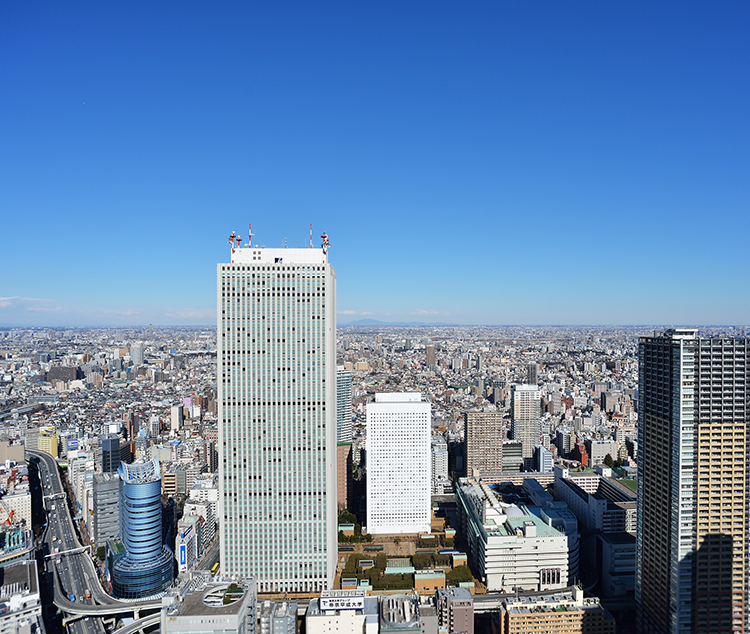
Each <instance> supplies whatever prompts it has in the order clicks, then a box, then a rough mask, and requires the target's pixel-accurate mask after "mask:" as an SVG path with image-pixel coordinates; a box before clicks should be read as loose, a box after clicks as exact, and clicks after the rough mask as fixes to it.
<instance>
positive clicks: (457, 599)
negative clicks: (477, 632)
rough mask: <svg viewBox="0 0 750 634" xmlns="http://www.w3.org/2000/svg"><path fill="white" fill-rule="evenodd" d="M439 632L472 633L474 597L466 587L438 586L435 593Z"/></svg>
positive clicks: (452, 633) (449, 633)
mask: <svg viewBox="0 0 750 634" xmlns="http://www.w3.org/2000/svg"><path fill="white" fill-rule="evenodd" d="M436 603H437V613H438V627H439V628H440V631H441V632H443V631H444V632H447V633H448V634H454V632H465V633H466V634H474V597H473V596H472V594H471V592H469V590H468V589H466V588H440V589H439V590H438V591H437V595H436Z"/></svg>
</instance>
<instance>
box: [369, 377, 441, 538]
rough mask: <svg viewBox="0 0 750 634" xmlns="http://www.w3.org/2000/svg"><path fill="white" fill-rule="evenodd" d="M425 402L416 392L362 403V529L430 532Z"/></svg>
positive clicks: (427, 424)
mask: <svg viewBox="0 0 750 634" xmlns="http://www.w3.org/2000/svg"><path fill="white" fill-rule="evenodd" d="M430 418H431V413H430V404H429V403H428V402H427V401H423V400H422V395H421V394H420V393H419V392H403V393H386V394H376V395H375V402H374V403H368V404H367V531H368V532H369V533H371V534H373V535H374V534H395V533H429V532H430V512H431V506H430V480H431V478H430V475H431V465H430Z"/></svg>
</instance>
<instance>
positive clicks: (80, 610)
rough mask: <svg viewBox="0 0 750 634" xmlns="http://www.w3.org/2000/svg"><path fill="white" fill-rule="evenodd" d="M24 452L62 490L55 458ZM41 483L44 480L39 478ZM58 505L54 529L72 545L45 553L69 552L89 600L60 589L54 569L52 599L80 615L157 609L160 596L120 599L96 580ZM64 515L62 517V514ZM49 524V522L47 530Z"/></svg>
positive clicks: (65, 510)
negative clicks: (77, 598) (76, 598)
mask: <svg viewBox="0 0 750 634" xmlns="http://www.w3.org/2000/svg"><path fill="white" fill-rule="evenodd" d="M26 453H27V455H29V456H31V457H34V458H36V459H38V460H39V461H40V462H43V463H44V465H45V466H46V469H47V472H48V473H49V478H50V486H51V488H52V490H53V491H61V492H62V491H63V486H62V481H61V480H60V474H59V473H58V471H57V463H56V462H55V459H54V458H53V457H52V456H51V455H50V454H48V453H45V452H42V451H34V450H30V449H27V450H26ZM41 484H42V487H44V481H43V480H42V482H41ZM45 497H53V498H60V497H67V496H66V495H65V493H64V492H62V493H55V494H53V495H51V496H45ZM59 506H60V508H58V509H56V512H57V522H58V525H57V529H58V531H57V532H58V533H59V534H60V542H61V544H62V543H64V541H63V538H65V540H66V541H69V542H70V543H72V544H73V545H74V546H73V548H68V549H66V550H65V551H63V552H60V553H53V554H50V555H46V557H48V558H50V559H51V558H52V557H58V556H59V555H63V554H65V553H68V555H72V556H70V557H69V562H68V566H70V567H72V566H73V565H76V564H77V565H79V567H80V569H81V572H82V573H83V574H82V577H83V578H84V579H85V580H86V584H87V589H88V590H89V592H91V600H92V602H91V603H79V602H77V601H70V600H69V598H68V594H67V593H66V592H65V591H64V590H63V586H62V582H61V580H60V572H59V570H57V569H55V570H53V572H52V577H53V579H54V584H53V603H54V604H55V605H56V606H57V607H58V608H60V610H62V611H64V612H67V613H69V614H74V615H82V616H97V617H104V616H114V615H119V614H127V613H130V612H132V613H133V614H134V615H135V617H136V618H138V616H139V614H140V612H141V610H146V611H148V610H160V609H161V599H160V598H159V599H156V600H154V599H150V600H145V601H120V600H118V599H115V598H113V597H111V596H110V595H109V594H107V592H106V591H105V590H104V588H103V587H102V586H101V583H100V582H99V576H98V574H97V571H96V567H95V566H94V562H93V561H92V559H91V557H90V556H89V554H88V553H87V552H86V551H87V550H88V548H89V547H88V546H83V545H82V544H81V543H80V542H79V541H78V538H77V536H76V533H75V528H74V526H73V521H72V519H71V517H70V511H69V510H68V506H67V504H60V505H59ZM63 516H64V517H63ZM50 528H51V527H50V526H49V525H48V527H47V530H49V529H50ZM74 590H75V592H73V593H72V594H74V595H77V596H81V595H82V589H81V588H80V587H77V588H74Z"/></svg>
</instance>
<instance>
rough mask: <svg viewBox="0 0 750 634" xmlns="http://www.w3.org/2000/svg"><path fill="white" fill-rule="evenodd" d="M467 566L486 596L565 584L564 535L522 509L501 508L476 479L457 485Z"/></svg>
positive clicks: (512, 506) (459, 514) (544, 588)
mask: <svg viewBox="0 0 750 634" xmlns="http://www.w3.org/2000/svg"><path fill="white" fill-rule="evenodd" d="M456 502H457V507H458V518H459V522H460V524H461V534H462V535H464V536H465V537H466V541H467V544H468V553H467V554H468V556H469V559H470V560H471V568H472V570H474V571H475V573H476V575H477V576H478V578H479V579H480V580H481V581H482V582H483V583H484V584H485V585H486V586H487V590H489V591H491V592H515V591H516V590H518V591H521V590H527V591H541V590H554V589H556V588H564V587H565V586H567V585H568V563H569V557H568V537H567V536H566V535H565V534H564V533H562V532H560V531H558V530H557V529H555V528H553V527H552V526H551V525H550V524H549V523H548V522H547V521H545V520H544V519H542V518H541V516H537V515H534V514H533V513H531V512H530V511H529V509H528V508H527V507H525V506H523V505H521V506H518V505H515V504H506V503H504V502H502V501H501V500H500V499H498V497H497V495H495V493H494V492H493V491H492V490H491V489H490V487H489V486H488V485H487V484H486V483H485V482H483V481H481V480H474V479H472V478H461V479H460V480H459V483H458V485H457V486H456Z"/></svg>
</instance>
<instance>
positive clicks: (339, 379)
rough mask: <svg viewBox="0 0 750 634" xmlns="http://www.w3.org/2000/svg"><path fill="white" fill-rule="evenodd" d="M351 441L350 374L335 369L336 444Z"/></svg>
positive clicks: (341, 368)
mask: <svg viewBox="0 0 750 634" xmlns="http://www.w3.org/2000/svg"><path fill="white" fill-rule="evenodd" d="M351 441H352V373H351V372H350V371H349V370H347V369H346V368H345V367H344V366H343V365H339V366H337V367H336V442H351Z"/></svg>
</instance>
